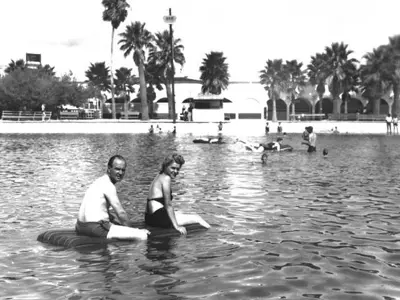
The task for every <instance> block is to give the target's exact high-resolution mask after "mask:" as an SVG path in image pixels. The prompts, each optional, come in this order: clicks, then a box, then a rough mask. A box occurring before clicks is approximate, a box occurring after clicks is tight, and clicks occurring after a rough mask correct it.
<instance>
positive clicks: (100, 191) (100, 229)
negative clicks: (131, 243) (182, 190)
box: [75, 155, 149, 240]
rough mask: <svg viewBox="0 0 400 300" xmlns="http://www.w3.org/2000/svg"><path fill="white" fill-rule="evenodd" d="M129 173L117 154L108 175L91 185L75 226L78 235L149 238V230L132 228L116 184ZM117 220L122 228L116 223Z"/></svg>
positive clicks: (109, 167) (112, 158)
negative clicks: (112, 213) (113, 213)
mask: <svg viewBox="0 0 400 300" xmlns="http://www.w3.org/2000/svg"><path fill="white" fill-rule="evenodd" d="M125 170H126V161H125V159H124V158H123V157H122V156H120V155H114V156H113V157H111V158H110V160H109V161H108V165H107V172H106V174H104V175H103V176H101V177H100V178H98V179H96V180H95V181H94V182H93V183H92V184H91V185H90V186H89V188H88V190H87V191H86V193H85V196H84V198H83V200H82V203H81V207H80V209H79V214H78V220H77V222H76V225H75V230H76V232H77V233H78V234H80V235H87V236H93V237H102V238H107V239H111V238H118V239H141V240H145V239H147V235H148V234H149V231H148V230H146V229H137V228H132V227H130V226H132V225H133V223H132V222H131V221H130V220H129V216H128V214H127V213H126V211H125V209H124V208H123V207H122V204H121V202H120V201H119V199H118V195H117V189H116V188H115V184H116V183H118V182H120V181H121V180H122V179H123V178H124V175H125ZM110 208H112V209H113V210H114V212H115V214H116V216H117V219H118V220H114V218H115V217H114V216H113V215H111V214H110ZM117 221H118V223H119V224H121V225H122V226H120V225H117V224H115V223H117Z"/></svg>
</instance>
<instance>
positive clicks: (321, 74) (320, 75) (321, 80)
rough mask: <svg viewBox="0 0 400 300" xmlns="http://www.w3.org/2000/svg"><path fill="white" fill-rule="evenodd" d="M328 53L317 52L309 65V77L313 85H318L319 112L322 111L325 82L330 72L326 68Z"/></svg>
mask: <svg viewBox="0 0 400 300" xmlns="http://www.w3.org/2000/svg"><path fill="white" fill-rule="evenodd" d="M326 61H327V57H326V54H323V53H317V54H315V56H311V62H310V64H309V65H308V66H307V69H308V78H309V79H310V83H311V84H312V85H313V86H316V91H317V94H318V98H319V113H321V114H322V113H323V111H322V99H323V97H324V94H325V84H326V78H327V77H328V75H327V74H328V72H327V70H326Z"/></svg>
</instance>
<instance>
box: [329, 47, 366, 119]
mask: <svg viewBox="0 0 400 300" xmlns="http://www.w3.org/2000/svg"><path fill="white" fill-rule="evenodd" d="M347 47H348V45H345V44H343V43H340V44H339V43H332V45H331V47H326V48H325V54H326V62H325V64H326V71H327V79H326V80H327V83H328V88H329V92H330V93H331V95H332V98H333V112H334V113H340V105H339V104H340V101H341V99H340V97H339V96H340V94H342V93H343V94H344V95H346V94H347V93H348V92H349V91H351V90H356V86H357V84H358V80H357V78H358V74H357V66H356V63H358V60H356V59H355V58H349V56H350V54H352V53H353V51H351V50H347Z"/></svg>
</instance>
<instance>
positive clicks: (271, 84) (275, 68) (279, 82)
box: [260, 59, 288, 122]
mask: <svg viewBox="0 0 400 300" xmlns="http://www.w3.org/2000/svg"><path fill="white" fill-rule="evenodd" d="M260 73H261V75H260V83H261V84H262V85H264V89H265V90H266V91H267V92H268V97H269V99H271V100H272V121H273V122H276V121H277V116H276V100H277V99H279V97H280V94H281V93H282V92H283V91H285V90H286V89H287V80H288V73H287V70H286V67H285V64H284V63H283V61H282V59H274V60H267V64H266V65H265V67H264V69H263V70H261V71H260Z"/></svg>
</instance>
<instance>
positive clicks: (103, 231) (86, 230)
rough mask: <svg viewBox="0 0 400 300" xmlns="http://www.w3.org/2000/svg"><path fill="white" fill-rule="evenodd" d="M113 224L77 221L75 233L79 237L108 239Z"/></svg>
mask: <svg viewBox="0 0 400 300" xmlns="http://www.w3.org/2000/svg"><path fill="white" fill-rule="evenodd" d="M110 227H111V223H110V222H108V221H99V222H81V221H79V220H77V221H76V224H75V231H76V233H77V234H79V235H87V236H93V237H102V238H106V237H107V235H108V231H109V230H110Z"/></svg>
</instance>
